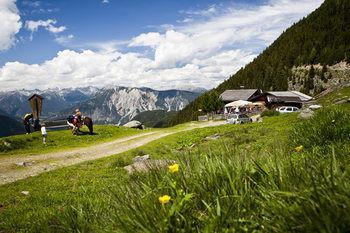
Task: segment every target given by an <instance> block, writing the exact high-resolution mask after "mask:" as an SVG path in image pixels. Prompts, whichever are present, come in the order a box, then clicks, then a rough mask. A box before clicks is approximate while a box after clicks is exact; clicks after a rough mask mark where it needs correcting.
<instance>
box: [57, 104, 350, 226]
mask: <svg viewBox="0 0 350 233" xmlns="http://www.w3.org/2000/svg"><path fill="white" fill-rule="evenodd" d="M334 117H336V119H338V120H339V122H341V123H339V124H337V125H336V128H337V129H336V130H334V129H333V130H330V129H329V130H328V131H327V132H326V133H327V135H323V134H322V130H324V127H326V128H327V129H328V125H327V123H328V122H329V121H331V122H332V119H334ZM347 119H348V116H346V115H344V113H343V112H339V111H337V110H330V111H321V112H319V113H318V114H317V115H316V116H315V118H313V119H312V120H310V121H307V122H305V123H302V124H301V125H299V126H296V128H295V130H294V131H293V132H292V135H293V137H295V142H292V143H291V144H293V143H297V144H296V145H298V144H299V143H302V145H305V149H304V150H303V151H299V152H295V151H294V149H291V147H290V146H289V144H290V142H284V143H281V142H280V141H278V139H276V141H275V143H274V144H273V145H274V147H272V148H269V149H268V150H266V149H265V150H259V151H257V150H246V149H243V148H242V147H235V146H227V145H225V144H221V145H219V146H218V145H217V144H216V146H215V147H210V146H209V147H202V148H198V149H196V150H194V151H190V152H180V153H178V154H176V155H175V157H174V159H175V160H176V161H177V163H178V164H179V167H180V169H179V172H177V173H171V172H170V171H169V170H168V169H162V170H157V171H152V172H150V173H146V174H145V173H138V174H134V175H132V176H129V177H125V178H124V179H125V180H124V182H123V183H124V184H125V185H121V186H113V187H110V188H108V191H107V192H105V193H103V194H101V198H103V199H106V200H108V208H107V209H108V212H109V214H107V215H108V217H106V215H105V213H106V212H105V211H104V210H103V208H100V214H96V215H91V213H93V211H92V210H91V206H90V205H86V204H85V208H79V211H77V210H76V207H74V208H75V209H73V207H72V208H68V210H67V211H68V213H73V212H74V211H75V212H76V213H77V214H78V213H79V214H81V215H82V216H84V218H83V219H84V221H82V222H80V223H79V225H78V226H77V225H71V227H70V228H68V229H79V230H80V231H84V229H85V230H86V227H88V226H90V227H91V229H93V228H92V227H93V226H96V225H98V226H104V227H103V228H100V230H101V231H121V232H131V231H134V232H235V231H237V232H346V231H348V230H349V229H350V211H349V208H350V168H349V166H348V164H349V162H350V161H349V154H350V144H349V141H348V140H347V139H348V138H347V136H346V135H343V133H347V132H348V131H347V130H346V126H345V127H344V125H343V124H342V123H344V121H345V122H346V121H347ZM317 121H319V123H318V124H317ZM306 132H308V133H306ZM309 133H314V134H317V133H319V136H320V137H321V139H319V138H317V139H316V138H315V135H313V136H311V135H309ZM303 137H304V138H305V140H302V139H303ZM339 141H341V142H343V143H344V145H343V146H342V148H341V150H338V149H336V145H337V142H339ZM325 142H331V143H329V145H328V146H327V148H328V149H327V150H325V151H323V152H322V153H323V154H322V155H326V156H320V154H319V152H320V150H315V148H319V147H320V146H321V145H323V144H324V143H325ZM333 142H335V144H334V143H333ZM116 164H119V163H116ZM120 164H123V163H120ZM163 195H169V196H170V197H171V199H170V201H169V203H166V204H161V203H160V202H159V201H158V198H159V197H161V196H163ZM95 211H96V208H95ZM73 216H74V215H73ZM58 219H60V221H61V222H59V223H60V224H59V225H63V226H64V225H67V223H68V222H69V221H70V220H71V219H72V215H71V214H68V215H67V214H66V215H63V216H61V217H59V218H58ZM96 222H99V223H96ZM73 223H74V224H76V223H77V221H73ZM73 223H71V224H73ZM72 226H73V227H72ZM94 231H98V229H96V228H95V229H94Z"/></svg>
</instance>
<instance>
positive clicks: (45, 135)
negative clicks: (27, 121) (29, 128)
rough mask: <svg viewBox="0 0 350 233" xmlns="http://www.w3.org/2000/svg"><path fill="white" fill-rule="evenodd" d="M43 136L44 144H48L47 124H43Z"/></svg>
mask: <svg viewBox="0 0 350 233" xmlns="http://www.w3.org/2000/svg"><path fill="white" fill-rule="evenodd" d="M41 134H42V135H43V143H44V144H46V137H47V132H46V128H45V123H42V124H41Z"/></svg>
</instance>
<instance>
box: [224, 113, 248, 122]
mask: <svg viewBox="0 0 350 233" xmlns="http://www.w3.org/2000/svg"><path fill="white" fill-rule="evenodd" d="M247 122H252V119H250V117H249V116H247V115H245V114H230V115H229V116H228V118H227V124H243V123H247Z"/></svg>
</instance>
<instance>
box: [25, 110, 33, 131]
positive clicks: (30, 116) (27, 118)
mask: <svg viewBox="0 0 350 233" xmlns="http://www.w3.org/2000/svg"><path fill="white" fill-rule="evenodd" d="M31 119H33V114H32V113H27V114H25V115H24V117H23V125H24V129H25V131H26V134H30V120H31Z"/></svg>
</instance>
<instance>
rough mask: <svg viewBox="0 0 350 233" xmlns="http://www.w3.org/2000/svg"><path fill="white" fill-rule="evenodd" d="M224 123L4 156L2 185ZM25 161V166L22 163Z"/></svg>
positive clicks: (1, 169) (0, 163) (0, 165)
mask: <svg viewBox="0 0 350 233" xmlns="http://www.w3.org/2000/svg"><path fill="white" fill-rule="evenodd" d="M223 123H224V122H222V121H219V122H205V123H202V124H193V125H190V126H188V127H187V128H186V129H181V130H171V131H167V130H163V131H155V132H149V133H142V134H139V135H134V136H130V137H125V138H120V139H117V140H115V141H112V142H107V143H101V144H98V145H95V146H90V147H84V148H78V149H70V150H66V151H64V152H53V153H47V154H38V155H31V156H27V157H23V156H22V157H14V156H11V157H7V158H3V159H0V185H3V184H7V183H12V182H15V181H17V180H21V179H25V178H28V177H31V176H36V175H39V174H41V173H44V172H48V171H51V170H54V169H57V168H61V167H66V166H70V165H74V164H77V163H81V162H85V161H89V160H95V159H99V158H103V157H107V156H111V155H115V154H119V153H123V152H125V151H128V150H131V149H134V148H137V147H140V146H143V145H145V144H147V143H149V142H152V141H154V140H157V139H159V138H162V137H165V136H168V135H171V134H174V133H178V132H182V131H187V130H192V129H196V128H204V127H209V126H216V125H221V124H223ZM23 163H24V164H25V165H22V164H23ZM18 164H19V165H18Z"/></svg>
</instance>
